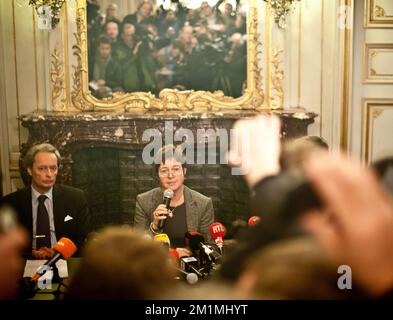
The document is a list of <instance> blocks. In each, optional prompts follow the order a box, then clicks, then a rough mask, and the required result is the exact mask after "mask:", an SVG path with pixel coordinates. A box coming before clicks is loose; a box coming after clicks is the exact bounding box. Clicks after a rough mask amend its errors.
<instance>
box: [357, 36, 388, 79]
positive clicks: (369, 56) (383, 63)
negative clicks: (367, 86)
mask: <svg viewBox="0 0 393 320" xmlns="http://www.w3.org/2000/svg"><path fill="white" fill-rule="evenodd" d="M364 52H365V54H364V62H363V64H364V67H363V82H364V83H393V64H392V61H393V44H392V43H366V44H365V49H364Z"/></svg>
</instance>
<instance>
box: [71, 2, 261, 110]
mask: <svg viewBox="0 0 393 320" xmlns="http://www.w3.org/2000/svg"><path fill="white" fill-rule="evenodd" d="M249 2H250V7H249V14H248V20H247V37H248V38H247V87H246V88H245V90H244V94H243V95H242V96H241V97H238V98H232V97H228V96H225V95H224V93H223V92H222V91H215V92H208V91H193V90H187V91H178V90H175V89H164V90H162V91H161V92H160V93H159V97H158V98H157V97H156V96H155V95H153V94H151V93H150V92H133V93H116V94H114V95H113V97H111V98H107V99H102V100H98V99H96V98H95V97H93V96H92V95H91V93H90V91H89V90H88V74H87V30H86V18H85V17H86V0H77V8H76V24H77V32H76V33H74V36H75V39H76V44H75V45H74V46H73V54H74V55H75V56H76V65H73V66H72V67H73V70H74V72H73V90H72V93H71V98H72V103H73V105H74V107H75V108H76V109H78V110H80V111H104V110H105V111H112V110H113V111H114V110H122V111H124V112H132V111H141V110H145V111H146V110H149V111H164V112H165V111H171V110H179V111H180V110H183V111H195V112H200V111H202V112H206V111H225V110H261V109H266V108H267V106H266V105H265V104H264V94H263V89H262V72H261V68H260V66H259V60H260V55H261V53H262V49H261V47H262V44H261V42H260V38H261V37H260V34H259V33H258V31H257V27H258V15H257V8H256V4H255V0H250V1H249Z"/></svg>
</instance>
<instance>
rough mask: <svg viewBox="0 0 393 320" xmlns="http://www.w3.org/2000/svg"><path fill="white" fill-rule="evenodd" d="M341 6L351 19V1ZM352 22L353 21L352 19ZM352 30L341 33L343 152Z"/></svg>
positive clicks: (347, 121)
mask: <svg viewBox="0 0 393 320" xmlns="http://www.w3.org/2000/svg"><path fill="white" fill-rule="evenodd" d="M341 5H344V6H346V8H351V11H350V12H351V15H352V17H353V2H352V0H341ZM352 21H353V19H352ZM352 28H353V25H351V26H350V28H344V29H343V30H342V31H341V37H342V44H341V46H342V53H341V56H342V61H343V73H342V83H341V88H342V89H341V90H342V95H341V112H340V113H341V114H340V123H341V130H340V147H341V149H342V150H344V151H348V148H349V141H348V138H349V103H350V76H351V64H352V57H351V49H352Z"/></svg>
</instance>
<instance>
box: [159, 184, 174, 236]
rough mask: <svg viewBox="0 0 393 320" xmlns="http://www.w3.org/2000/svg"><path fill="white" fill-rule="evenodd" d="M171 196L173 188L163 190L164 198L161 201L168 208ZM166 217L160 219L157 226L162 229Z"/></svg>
mask: <svg viewBox="0 0 393 320" xmlns="http://www.w3.org/2000/svg"><path fill="white" fill-rule="evenodd" d="M172 198H173V190H172V189H166V190H165V191H164V199H163V200H162V203H163V204H165V206H166V208H167V209H169V206H170V204H171V200H172ZM165 222H166V219H161V220H160V221H159V222H158V228H159V229H161V230H162V229H163V228H164V225H165Z"/></svg>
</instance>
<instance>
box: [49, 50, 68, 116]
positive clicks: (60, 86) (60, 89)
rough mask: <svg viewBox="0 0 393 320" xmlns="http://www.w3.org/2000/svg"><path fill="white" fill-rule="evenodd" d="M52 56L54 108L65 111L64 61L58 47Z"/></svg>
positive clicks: (51, 77)
mask: <svg viewBox="0 0 393 320" xmlns="http://www.w3.org/2000/svg"><path fill="white" fill-rule="evenodd" d="M51 58H52V61H51V70H50V79H51V82H52V108H53V110H54V111H64V110H65V109H66V103H65V100H66V99H65V98H64V90H65V84H64V61H63V60H62V59H61V57H60V54H59V50H57V48H55V49H54V50H53V52H52V54H51ZM61 97H63V99H61Z"/></svg>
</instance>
